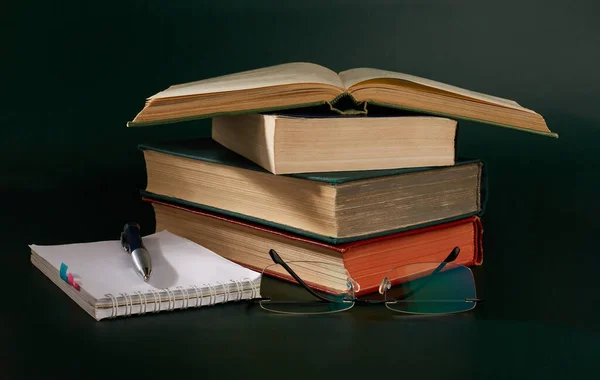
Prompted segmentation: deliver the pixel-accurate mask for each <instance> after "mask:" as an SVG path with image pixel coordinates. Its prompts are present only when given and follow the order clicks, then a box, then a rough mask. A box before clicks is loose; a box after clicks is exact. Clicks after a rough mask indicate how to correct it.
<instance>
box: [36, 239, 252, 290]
mask: <svg viewBox="0 0 600 380" xmlns="http://www.w3.org/2000/svg"><path fill="white" fill-rule="evenodd" d="M143 241H144V245H145V246H146V249H148V251H149V252H150V256H151V259H152V275H151V277H150V280H149V281H148V282H147V283H146V282H144V281H143V280H142V279H141V278H140V277H139V276H138V275H137V273H136V272H135V271H134V269H133V263H132V260H131V256H130V255H129V254H128V253H127V252H125V251H124V250H123V248H122V247H121V244H120V242H119V241H118V240H111V241H101V242H94V243H78V244H66V245H54V246H38V245H31V246H30V247H31V249H32V250H33V251H35V252H36V253H37V254H38V255H39V256H41V257H42V258H44V259H45V260H46V261H47V262H48V263H50V264H51V265H52V266H53V267H54V268H56V271H57V276H58V271H59V270H60V265H61V263H63V262H64V263H65V264H66V265H68V267H69V272H71V273H73V275H74V277H75V280H76V281H77V282H78V283H79V285H80V286H81V289H82V290H85V291H86V292H88V293H89V294H90V295H91V296H92V297H94V298H95V299H96V300H99V299H103V298H106V297H105V295H106V294H108V293H111V294H113V295H114V296H118V295H119V294H120V293H130V294H131V293H134V292H136V291H141V292H143V293H149V292H151V291H152V290H155V291H160V290H161V289H165V288H176V287H178V286H182V287H184V288H186V289H188V288H190V287H191V286H192V285H196V286H198V287H202V286H203V284H211V285H217V284H219V282H223V283H225V284H228V283H229V282H230V280H237V281H240V282H243V281H244V280H246V281H248V280H251V281H255V280H257V279H258V278H259V277H260V273H258V272H255V271H252V270H250V269H246V268H244V267H242V266H241V265H238V264H236V263H234V262H232V261H229V260H227V259H225V258H223V257H221V256H219V255H217V254H216V253H214V252H212V251H210V250H208V249H206V248H204V247H202V246H200V245H198V244H196V243H194V242H192V241H190V240H188V239H184V238H182V237H179V236H177V235H174V234H172V233H170V232H168V231H162V232H158V233H155V234H152V235H148V236H145V237H143Z"/></svg>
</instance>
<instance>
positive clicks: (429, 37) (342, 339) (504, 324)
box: [0, 0, 600, 379]
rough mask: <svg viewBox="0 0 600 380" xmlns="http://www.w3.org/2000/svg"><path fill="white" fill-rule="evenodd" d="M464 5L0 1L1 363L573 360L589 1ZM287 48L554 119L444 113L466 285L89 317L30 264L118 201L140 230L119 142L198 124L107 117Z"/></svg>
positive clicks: (585, 320)
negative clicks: (440, 294)
mask: <svg viewBox="0 0 600 380" xmlns="http://www.w3.org/2000/svg"><path fill="white" fill-rule="evenodd" d="M480 3H481V2H479V1H416V0H415V1H404V2H391V1H346V2H337V3H335V2H320V1H315V0H311V1H297V2H290V1H255V2H248V4H251V5H246V2H244V1H220V2H218V1H215V2H213V3H202V2H199V1H176V2H175V1H173V2H169V1H161V2H155V1H152V2H151V1H139V2H115V3H106V2H96V3H93V4H94V5H91V4H92V3H90V2H85V1H84V2H80V3H79V2H74V3H71V4H66V3H61V4H59V2H46V3H41V2H40V3H33V4H26V3H20V4H19V5H10V6H8V5H4V6H3V11H2V14H1V15H0V20H1V21H2V22H1V23H0V24H1V25H2V26H1V28H2V36H3V40H2V47H1V49H2V60H1V63H0V65H1V66H0V68H1V69H2V70H1V72H2V95H0V96H1V97H2V101H1V102H0V121H1V123H2V129H1V137H0V165H1V168H2V171H1V176H0V186H1V192H2V194H1V195H2V198H1V199H2V200H3V207H2V218H1V222H0V223H2V224H1V225H0V230H1V231H2V232H1V233H2V236H1V237H2V245H1V246H0V248H1V250H0V254H1V255H2V259H3V260H4V262H3V265H2V269H3V273H4V275H3V280H2V284H3V285H4V286H3V288H2V289H3V290H2V292H3V296H2V303H0V305H2V306H0V310H2V312H1V316H0V342H2V343H1V344H0V347H1V349H0V366H1V367H0V377H4V376H5V375H6V376H9V377H12V376H14V377H24V376H25V375H33V374H43V373H45V372H50V373H53V374H61V371H62V373H64V374H65V375H67V374H68V375H69V376H76V375H82V374H85V373H86V372H88V371H89V372H91V373H94V372H97V371H100V372H102V373H106V374H114V373H125V372H126V373H127V374H128V375H130V376H140V377H142V376H145V375H147V374H154V375H155V376H157V377H159V376H164V377H167V376H169V375H170V374H184V373H187V372H192V371H193V373H194V374H195V375H194V376H197V377H207V376H208V377H210V376H209V375H213V376H223V377H241V376H246V374H248V373H263V374H270V375H273V376H275V375H282V374H284V373H290V374H291V375H295V376H298V377H306V376H315V375H319V374H320V375H322V376H327V377H341V376H346V375H351V374H358V373H362V374H363V376H375V375H384V374H385V375H386V376H392V377H398V378H400V377H408V376H410V377H414V376H413V375H422V376H427V377H433V376H439V375H441V374H448V375H451V376H455V377H462V378H480V377H486V378H513V377H517V376H518V375H523V376H525V375H527V376H533V377H534V378H544V379H546V378H551V377H557V378H564V377H570V376H573V377H574V376H575V375H579V374H584V373H588V372H589V373H591V374H593V373H594V372H595V370H594V369H595V363H594V362H593V361H592V360H597V354H598V352H599V350H600V329H599V328H600V323H599V322H598V321H599V318H598V315H597V311H598V306H597V305H598V302H599V301H600V296H599V295H598V294H599V293H598V291H599V290H600V289H599V286H598V275H599V274H600V270H599V269H598V268H599V267H600V255H599V253H598V248H597V247H598V244H597V241H598V235H599V234H598V233H599V229H598V225H599V224H598V222H597V219H596V218H597V215H598V213H599V211H600V206H599V203H598V198H597V195H598V193H599V190H600V186H599V185H600V177H599V174H598V169H599V163H600V158H599V156H598V154H597V149H598V145H599V142H600V116H598V113H597V108H598V104H599V101H600V98H599V94H600V76H599V74H598V70H597V66H598V62H599V60H600V48H599V47H600V26H599V24H598V22H597V15H598V11H599V10H600V9H599V8H600V7H598V5H597V4H595V3H594V2H591V1H590V2H587V3H585V2H577V3H570V4H567V3H566V2H565V3H564V4H563V2H561V1H544V2H541V1H540V2H538V3H534V2H529V3H526V2H514V3H511V2H501V3H497V4H492V3H487V4H485V5H482V4H480ZM288 61H311V62H315V63H320V64H322V65H325V66H328V67H330V68H331V69H333V70H336V71H341V70H344V69H348V68H352V67H359V66H370V67H378V68H383V69H389V70H394V71H402V72H407V73H411V74H415V75H420V76H425V77H428V78H432V79H436V80H440V81H444V82H448V83H451V84H455V85H458V86H462V87H466V88H469V89H473V90H478V91H482V92H486V93H490V94H494V95H497V96H502V97H507V98H510V99H515V100H517V101H518V102H519V103H521V104H522V105H524V106H526V107H528V108H531V109H534V110H536V111H538V112H539V113H541V114H542V115H544V116H545V118H546V120H547V122H548V125H549V127H550V129H551V130H552V131H554V132H557V133H559V135H560V138H559V139H558V140H557V139H552V138H548V137H541V136H536V135H531V134H527V133H521V132H516V131H511V130H505V129H502V128H498V127H492V126H486V125H480V124H475V123H470V122H461V123H460V127H461V129H460V134H459V144H458V150H459V154H461V155H463V156H470V157H479V158H482V159H483V160H485V161H486V163H487V165H488V169H489V175H490V198H489V202H488V207H487V212H486V214H485V215H484V217H483V223H484V228H485V233H484V249H485V262H484V266H483V267H482V268H479V269H478V270H477V273H476V274H477V279H478V282H479V285H480V287H481V293H482V295H483V296H484V297H485V298H486V299H487V301H486V303H484V304H482V305H480V306H479V307H478V309H476V310H475V311H474V312H473V313H469V314H465V315H460V316H455V317H446V318H426V319H423V318H416V319H415V318H403V317H400V316H392V315H391V314H390V313H388V312H386V310H385V309H380V308H376V307H373V308H355V309H353V310H352V311H351V312H350V313H346V314H344V315H336V316H328V317H317V318H312V317H310V318H309V317H307V318H286V317H280V316H274V315H265V314H264V313H262V312H261V311H260V310H253V309H252V310H248V309H247V308H246V307H244V306H242V305H228V306H222V307H216V308H212V309H206V310H199V311H189V312H176V313H170V314H163V315H156V316H147V317H137V318H129V319H124V320H117V321H107V322H101V323H96V322H94V321H93V320H92V319H91V318H90V317H89V316H87V314H85V313H84V312H83V311H82V310H81V309H79V308H78V307H77V306H76V305H75V304H74V303H73V302H72V301H71V300H69V299H68V298H67V297H66V296H65V295H64V294H62V293H61V292H60V291H59V290H58V289H57V288H56V287H55V286H54V285H53V284H51V283H50V281H49V280H47V279H46V278H44V277H43V276H42V275H41V274H40V273H39V272H38V271H37V270H35V269H34V268H32V266H31V265H30V264H29V262H28V260H29V256H28V248H27V244H30V243H37V244H57V243H66V242H81V241H92V240H100V239H114V238H116V237H117V236H118V233H119V232H120V229H121V228H122V225H123V224H124V223H125V222H126V221H129V220H132V219H136V220H139V221H140V222H141V223H142V226H143V228H144V229H145V232H152V229H153V227H154V226H153V217H152V212H151V210H149V208H148V207H146V206H145V205H143V204H142V203H141V202H140V200H139V196H138V194H137V190H138V189H139V188H141V187H143V186H144V184H145V169H144V164H143V159H142V156H141V154H140V152H138V151H137V150H136V145H137V144H138V143H140V142H144V141H148V140H152V139H177V138H191V137H197V136H203V135H207V134H208V127H209V125H210V123H209V121H202V122H197V123H192V124H187V125H167V126H161V127H147V128H137V129H132V128H129V129H128V128H126V127H125V123H126V122H127V121H128V120H131V119H132V118H133V117H134V115H135V114H136V113H137V112H138V111H139V110H140V109H141V107H142V106H143V104H144V99H145V98H146V97H147V96H149V95H152V94H154V93H155V92H158V91H160V90H162V89H164V88H166V87H167V86H169V85H171V84H174V83H181V82H186V81H192V80H197V79H202V78H207V77H212V76H216V75H222V74H227V73H231V72H237V71H242V70H248V69H253V68H257V67H262V66H266V65H272V64H278V63H283V62H288ZM54 357H56V359H54ZM119 366H121V367H123V369H118V368H119ZM79 371H81V372H79ZM117 371H118V372H117ZM417 377H421V376H417Z"/></svg>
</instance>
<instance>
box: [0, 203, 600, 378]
mask: <svg viewBox="0 0 600 380" xmlns="http://www.w3.org/2000/svg"><path fill="white" fill-rule="evenodd" d="M81 197H83V198H81ZM77 199H80V200H79V201H78V200H77ZM84 199H85V197H84V196H80V198H77V196H73V197H70V198H69V201H70V202H75V203H77V202H84V201H85V200H84ZM498 203H501V201H499V200H496V201H494V202H492V207H491V209H490V210H488V211H489V212H488V213H487V217H486V218H484V226H485V232H484V247H485V262H484V265H483V266H482V267H479V268H475V269H474V272H475V275H476V278H477V282H478V288H479V294H480V295H481V296H482V297H484V298H485V299H486V302H484V303H483V304H480V305H479V306H478V307H477V308H476V309H475V310H474V311H472V312H469V313H463V314H457V315H452V316H443V317H441V316H438V317H412V316H404V315H401V314H395V313H392V312H390V311H388V310H387V309H386V308H385V307H383V306H358V305H357V306H355V307H354V308H353V309H351V310H350V311H347V312H344V313H338V314H333V315H323V316H284V315H277V314H271V313H268V312H265V311H263V310H262V309H260V307H258V306H251V305H248V304H245V303H243V304H229V305H219V306H214V307H207V308H203V309H196V310H186V311H175V312H165V313H162V314H153V315H145V316H134V317H129V318H123V319H115V320H104V321H100V322H96V321H95V320H94V319H93V318H91V317H90V316H89V315H88V314H87V313H86V312H84V311H83V310H82V309H80V308H79V307H78V306H77V305H76V304H75V303H74V302H72V301H71V300H70V299H69V298H68V297H67V296H66V295H65V294H64V293H62V292H61V291H60V290H59V289H58V288H57V287H56V286H55V285H54V284H52V283H51V282H50V280H48V279H47V278H45V277H44V276H43V275H42V274H41V272H39V271H38V270H37V269H36V268H34V267H33V266H32V265H31V264H30V263H29V250H28V247H27V245H26V244H24V243H15V244H12V243H5V244H3V245H2V247H1V248H2V252H3V254H4V257H6V260H5V261H4V262H3V269H4V275H3V276H2V277H3V282H4V284H3V285H4V286H3V296H2V313H1V317H0V340H1V342H2V345H1V347H2V350H1V354H0V365H1V369H2V376H0V377H2V378H4V376H7V375H8V377H11V376H13V375H14V376H15V377H19V378H20V377H32V378H33V377H34V376H35V375H43V374H46V373H48V371H52V372H55V373H69V374H70V375H69V376H75V375H85V374H87V373H90V371H91V372H95V371H100V372H102V373H105V374H107V375H109V374H111V375H112V374H120V375H121V374H122V375H127V376H143V377H147V376H151V377H163V376H180V375H181V376H184V375H185V376H187V375H190V374H192V373H194V374H197V376H201V377H203V378H206V377H209V378H210V377H223V378H229V377H230V378H241V377H244V376H248V375H249V374H264V375H269V376H282V375H283V374H285V375H286V376H288V375H290V376H291V377H292V378H300V377H307V376H310V377H313V376H318V377H336V378H337V377H341V376H350V375H352V374H355V373H364V374H365V375H368V374H371V373H372V374H380V373H381V374H386V375H387V376H414V375H418V376H417V377H421V376H426V377H432V378H435V377H439V376H442V375H444V376H452V377H457V378H458V377H460V378H512V377H517V375H519V377H521V376H533V377H534V378H540V379H547V378H567V377H571V378H575V377H577V376H578V375H584V374H590V373H594V371H595V367H596V360H597V358H598V353H599V352H600V329H599V327H600V323H599V322H598V314H597V312H596V310H597V303H598V294H597V293H596V290H597V289H598V285H597V274H598V270H597V266H598V255H596V254H595V253H594V252H592V251H591V250H590V249H592V247H591V246H589V245H585V244H584V243H581V242H579V243H578V242H576V241H572V240H568V239H564V238H562V237H561V236H563V235H565V236H576V235H577V234H579V233H578V232H577V231H575V229H577V228H580V226H579V227H578V226H577V225H573V224H571V227H572V229H571V230H568V228H569V224H564V225H563V229H562V231H561V232H560V234H556V233H554V234H553V233H549V232H548V231H543V229H544V228H545V227H547V226H546V223H544V222H540V223H537V224H530V223H524V222H523V221H522V220H521V222H519V220H518V219H517V220H516V221H512V222H510V221H508V220H504V221H503V220H502V219H501V218H495V217H496V216H497V215H495V212H496V211H497V210H498V208H497V207H496V204H498ZM15 204H17V205H18V204H19V202H18V199H17V201H16V202H15ZM500 205H501V204H500ZM500 205H498V206H500ZM38 206H39V207H43V206H41V205H38ZM105 206H106V205H103V204H99V205H97V206H96V207H97V208H98V210H100V209H103V208H104V207H105ZM14 207H18V206H14ZM142 207H143V206H142ZM34 208H35V206H34ZM59 209H60V206H58V205H56V204H54V203H53V205H46V208H45V212H44V215H52V214H54V213H59V212H60V211H59ZM9 210H10V207H9ZM22 211H23V212H26V211H28V210H22ZM88 211H92V212H93V211H95V208H93V209H91V210H90V208H89V207H88ZM71 213H75V211H72V212H71ZM14 215H18V214H16V213H15V214H14ZM20 215H22V214H20ZM24 219H25V218H24V217H22V218H17V220H15V222H16V225H17V226H18V225H21V226H22V225H24V224H25V223H26V221H25V220H24ZM48 219H50V217H48ZM486 222H487V223H486ZM509 222H510V223H509ZM90 223H92V224H93V221H91V222H90ZM536 225H538V226H539V228H536ZM17 226H15V227H14V229H18V227H17ZM96 227H97V228H101V227H100V226H96ZM526 227H527V228H526ZM83 229H84V227H77V226H73V230H72V232H73V233H75V234H77V236H82V235H85V233H83V232H82V231H83ZM80 230H81V231H80ZM43 231H45V233H47V234H48V236H50V235H52V236H53V238H52V239H54V240H57V241H68V240H69V239H70V238H69V235H68V233H66V232H64V231H62V230H59V227H52V224H51V223H49V224H48V225H47V228H46V229H44V230H43ZM96 233H97V231H96ZM96 233H90V234H89V236H90V237H91V236H92V235H94V236H95V235H96ZM44 235H45V234H44ZM47 239H49V237H48V238H44V237H43V236H41V235H40V236H39V237H38V239H37V240H41V241H44V240H47ZM82 239H83V240H90V239H89V238H80V240H82Z"/></svg>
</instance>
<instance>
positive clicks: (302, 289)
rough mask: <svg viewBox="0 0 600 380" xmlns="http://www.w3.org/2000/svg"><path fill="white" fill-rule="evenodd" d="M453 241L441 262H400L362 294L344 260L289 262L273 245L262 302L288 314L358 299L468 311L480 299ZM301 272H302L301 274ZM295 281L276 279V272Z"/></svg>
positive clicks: (419, 310) (422, 309)
mask: <svg viewBox="0 0 600 380" xmlns="http://www.w3.org/2000/svg"><path fill="white" fill-rule="evenodd" d="M459 253H460V249H459V248H458V247H455V248H454V249H453V250H452V252H450V254H449V255H448V257H446V259H445V260H444V261H443V262H441V263H440V262H437V263H436V262H423V263H413V264H408V265H403V266H398V267H396V268H393V269H391V270H390V271H388V272H387V274H386V275H385V276H384V277H383V278H382V279H381V281H380V285H379V289H378V291H377V292H376V293H373V294H370V295H368V298H362V297H361V298H358V297H356V295H355V294H356V293H358V292H359V291H360V285H359V284H358V283H357V282H356V281H355V280H354V279H353V278H352V277H351V276H350V275H349V273H348V272H347V271H346V269H344V267H343V266H341V265H336V264H333V263H326V262H316V261H289V262H285V261H284V260H283V259H282V258H281V257H280V256H279V254H278V253H277V252H276V251H275V250H273V249H271V250H270V251H269V255H270V256H271V259H272V260H273V262H274V264H272V265H269V266H267V267H265V268H264V270H263V273H262V274H263V276H262V280H261V287H260V289H261V290H260V292H261V295H262V296H263V297H262V298H261V299H260V301H259V302H260V306H261V308H263V309H264V310H267V311H272V312H276V313H285V314H326V313H336V312H341V311H345V310H349V309H351V308H352V307H353V306H354V305H355V304H356V303H366V304H384V305H385V306H386V307H387V308H388V309H389V310H392V311H395V312H401V313H410V314H449V313H460V312H465V311H469V310H472V309H474V308H475V306H476V305H477V303H478V302H482V301H483V300H482V299H478V298H477V295H476V288H475V280H474V277H473V273H472V272H471V269H469V268H468V267H466V266H463V265H458V264H454V263H452V262H453V261H454V260H455V259H456V257H457V256H458V254H459ZM300 275H302V278H301V277H300ZM290 276H291V277H292V278H293V280H294V281H287V282H284V281H277V280H274V279H273V277H279V278H284V279H288V280H291V279H289V277H290Z"/></svg>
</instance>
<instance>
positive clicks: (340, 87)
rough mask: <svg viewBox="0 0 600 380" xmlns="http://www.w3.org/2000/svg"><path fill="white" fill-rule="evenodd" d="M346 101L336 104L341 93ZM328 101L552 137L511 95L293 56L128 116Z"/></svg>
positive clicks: (160, 96)
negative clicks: (291, 60) (337, 68)
mask: <svg viewBox="0 0 600 380" xmlns="http://www.w3.org/2000/svg"><path fill="white" fill-rule="evenodd" d="M343 98H348V99H350V100H352V102H353V104H354V105H353V106H352V107H347V106H344V107H340V106H339V104H342V103H348V102H340V100H341V99H343ZM326 103H327V104H329V106H330V107H331V109H332V110H334V111H337V112H339V113H342V114H361V113H362V114H366V113H368V105H369V104H374V105H379V106H385V107H392V108H399V109H406V110H412V111H417V112H422V113H428V114H433V115H442V116H446V117H450V118H460V119H470V120H476V121H480V122H485V123H488V124H494V125H500V126H504V127H509V128H515V129H519V130H524V131H529V132H534V133H539V134H543V135H549V136H553V137H557V134H555V133H553V132H551V131H550V130H549V129H548V127H547V125H546V122H545V121H544V118H543V117H542V116H541V115H539V114H538V113H536V112H534V111H532V110H530V109H527V108H524V107H522V106H520V105H519V104H517V103H516V102H514V101H512V100H508V99H503V98H499V97H495V96H490V95H486V94H482V93H478V92H475V91H470V90H466V89H463V88H459V87H455V86H451V85H448V84H444V83H440V82H436V81H433V80H429V79H425V78H419V77H417V76H414V75H409V74H402V73H397V72H392V71H385V70H379V69H372V68H357V69H351V70H347V71H343V72H341V73H339V74H336V73H335V72H333V71H331V70H329V69H327V68H325V67H323V66H319V65H316V64H313V63H305V62H294V63H286V64H282V65H277V66H271V67H266V68H261V69H256V70H250V71H245V72H241V73H236V74H231V75H225V76H220V77H216V78H210V79H205V80H200V81H196V82H190V83H184V84H179V85H174V86H171V87H169V88H168V89H166V90H164V91H161V92H159V93H157V94H155V95H153V96H151V97H150V98H148V99H147V102H146V105H145V107H144V108H143V109H142V110H141V111H140V112H139V113H138V114H137V116H136V117H135V118H134V119H133V120H132V121H130V122H129V123H128V126H141V125H151V124H163V123H172V122H179V121H185V120H191V119H198V118H207V117H213V116H217V115H224V114H239V113H259V112H267V111H278V110H284V109H290V108H300V107H309V106H315V105H320V104H326Z"/></svg>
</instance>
